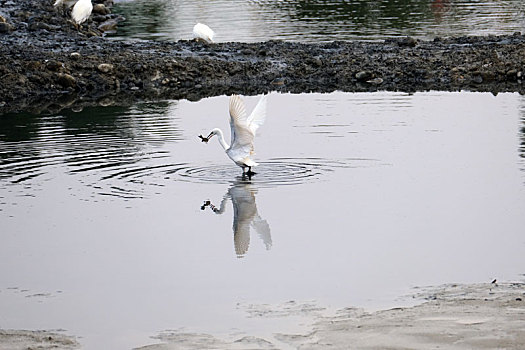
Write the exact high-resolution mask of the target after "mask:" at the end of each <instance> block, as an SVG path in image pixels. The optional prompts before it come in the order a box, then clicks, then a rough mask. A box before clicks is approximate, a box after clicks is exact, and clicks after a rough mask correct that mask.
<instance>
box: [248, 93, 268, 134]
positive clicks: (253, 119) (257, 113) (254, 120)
mask: <svg viewBox="0 0 525 350" xmlns="http://www.w3.org/2000/svg"><path fill="white" fill-rule="evenodd" d="M267 96H268V95H262V97H261V99H260V100H259V102H258V103H257V105H256V106H255V108H254V109H253V112H252V114H250V116H249V117H248V119H247V124H248V127H249V128H250V130H251V131H252V133H253V134H254V135H255V132H256V131H257V129H259V127H260V126H261V125H263V124H264V121H265V120H266V97H267Z"/></svg>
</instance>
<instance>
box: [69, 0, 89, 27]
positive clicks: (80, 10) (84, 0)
mask: <svg viewBox="0 0 525 350" xmlns="http://www.w3.org/2000/svg"><path fill="white" fill-rule="evenodd" d="M91 11H93V4H91V0H78V1H77V3H76V4H75V6H73V10H72V11H71V18H73V21H75V23H76V24H77V25H80V24H82V23H84V22H85V21H87V19H88V18H89V16H90V15H91Z"/></svg>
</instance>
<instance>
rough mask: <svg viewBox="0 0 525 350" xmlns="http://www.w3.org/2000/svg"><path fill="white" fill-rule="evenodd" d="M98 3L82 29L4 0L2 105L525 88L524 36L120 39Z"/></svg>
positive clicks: (48, 1)
mask: <svg viewBox="0 0 525 350" xmlns="http://www.w3.org/2000/svg"><path fill="white" fill-rule="evenodd" d="M95 3H100V4H99V5H97V6H96V10H95V11H94V13H93V14H92V16H91V18H90V20H89V22H88V24H84V25H83V26H82V28H81V29H80V30H77V29H76V28H75V26H74V25H73V24H72V23H71V21H70V20H69V17H68V16H67V15H64V13H63V11H60V10H57V9H55V8H54V7H53V1H52V0H16V1H15V0H0V16H1V18H0V59H1V64H0V113H7V112H17V111H31V112H35V113H40V112H53V111H57V110H60V109H61V108H64V107H73V106H77V105H78V106H79V107H81V106H82V105H93V104H102V105H106V104H113V103H117V104H126V103H131V102H133V101H136V100H157V99H180V98H187V99H190V100H196V99H200V98H203V97H207V96H214V95H221V94H231V93H239V94H245V95H248V94H257V93H261V92H266V91H270V90H278V91H286V92H297V93H299V92H310V91H315V92H331V91H334V90H341V91H376V90H388V91H405V92H415V91H424V90H446V91H457V90H471V91H489V92H492V93H498V92H509V91H511V92H520V93H524V92H525V84H524V83H523V79H524V77H523V74H524V72H525V36H524V35H521V34H520V33H516V34H514V35H510V36H485V37H457V38H436V39H435V40H433V41H421V40H416V39H413V38H409V37H408V38H407V37H402V38H397V39H390V40H386V41H384V42H331V43H327V44H303V43H296V42H281V41H269V42H262V43H238V42H227V43H217V44H204V43H198V42H195V41H186V40H185V41H178V42H153V41H140V42H139V41H133V42H131V41H130V42H124V41H116V40H112V39H108V38H106V37H105V36H104V35H105V33H107V31H111V30H114V28H115V26H117V25H118V23H119V22H120V21H123V20H124V18H121V17H120V16H118V15H115V14H112V13H111V5H112V1H111V0H105V1H102V0H97V1H95Z"/></svg>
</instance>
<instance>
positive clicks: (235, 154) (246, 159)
mask: <svg viewBox="0 0 525 350" xmlns="http://www.w3.org/2000/svg"><path fill="white" fill-rule="evenodd" d="M267 96H268V95H262V96H261V98H260V99H259V102H258V103H257V105H256V106H255V108H254V109H253V111H252V113H251V114H250V115H249V116H248V115H247V113H246V107H245V106H244V102H243V101H242V100H241V98H240V97H239V96H238V95H232V96H231V97H230V128H231V145H228V144H227V143H226V141H225V140H224V134H223V132H222V130H221V129H218V128H215V129H213V130H212V131H211V132H210V134H209V135H208V137H203V136H202V135H199V138H200V139H201V141H202V142H206V143H208V141H209V140H210V139H211V138H212V137H213V136H215V135H218V138H219V143H220V144H221V146H222V148H224V151H225V152H226V154H227V155H228V157H230V159H231V160H233V162H234V163H235V164H237V165H238V166H240V167H241V168H242V174H243V175H248V177H251V176H252V175H254V174H255V173H254V172H252V167H254V166H257V165H258V164H257V163H256V162H255V161H254V160H253V159H252V158H251V157H252V156H253V155H254V154H255V150H254V146H253V140H254V138H255V132H256V131H257V129H258V128H259V127H260V126H261V125H263V123H264V120H265V119H266V100H267ZM246 169H248V171H246Z"/></svg>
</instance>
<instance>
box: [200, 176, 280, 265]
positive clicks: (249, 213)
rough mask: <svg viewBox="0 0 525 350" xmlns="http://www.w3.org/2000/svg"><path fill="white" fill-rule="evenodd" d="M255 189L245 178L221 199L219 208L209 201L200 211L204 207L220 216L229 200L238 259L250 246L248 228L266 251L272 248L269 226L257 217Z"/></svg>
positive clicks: (236, 183)
mask: <svg viewBox="0 0 525 350" xmlns="http://www.w3.org/2000/svg"><path fill="white" fill-rule="evenodd" d="M256 194H257V189H256V188H255V187H253V186H252V185H251V182H250V181H247V180H246V178H245V177H243V178H242V179H240V180H238V181H236V182H235V183H234V184H233V185H232V186H231V187H230V188H229V189H228V192H226V194H225V195H224V197H223V198H222V201H221V204H220V206H219V207H216V206H215V205H213V204H212V203H211V202H210V201H205V202H204V204H203V205H202V207H201V209H202V210H205V209H206V207H210V209H211V210H212V211H213V212H214V213H215V214H222V213H224V211H225V210H226V203H227V202H228V200H229V199H230V200H231V201H232V205H233V243H234V246H235V253H236V254H237V257H238V258H242V257H244V255H245V254H246V253H247V252H248V247H249V246H250V228H253V229H254V230H255V232H257V234H258V235H259V237H260V238H261V240H262V241H263V243H264V245H265V246H266V249H267V250H269V249H270V248H271V247H272V237H271V233H270V225H268V222H267V221H266V220H264V219H262V218H261V217H260V216H259V213H258V212H257V204H256V203H255V195H256Z"/></svg>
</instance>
